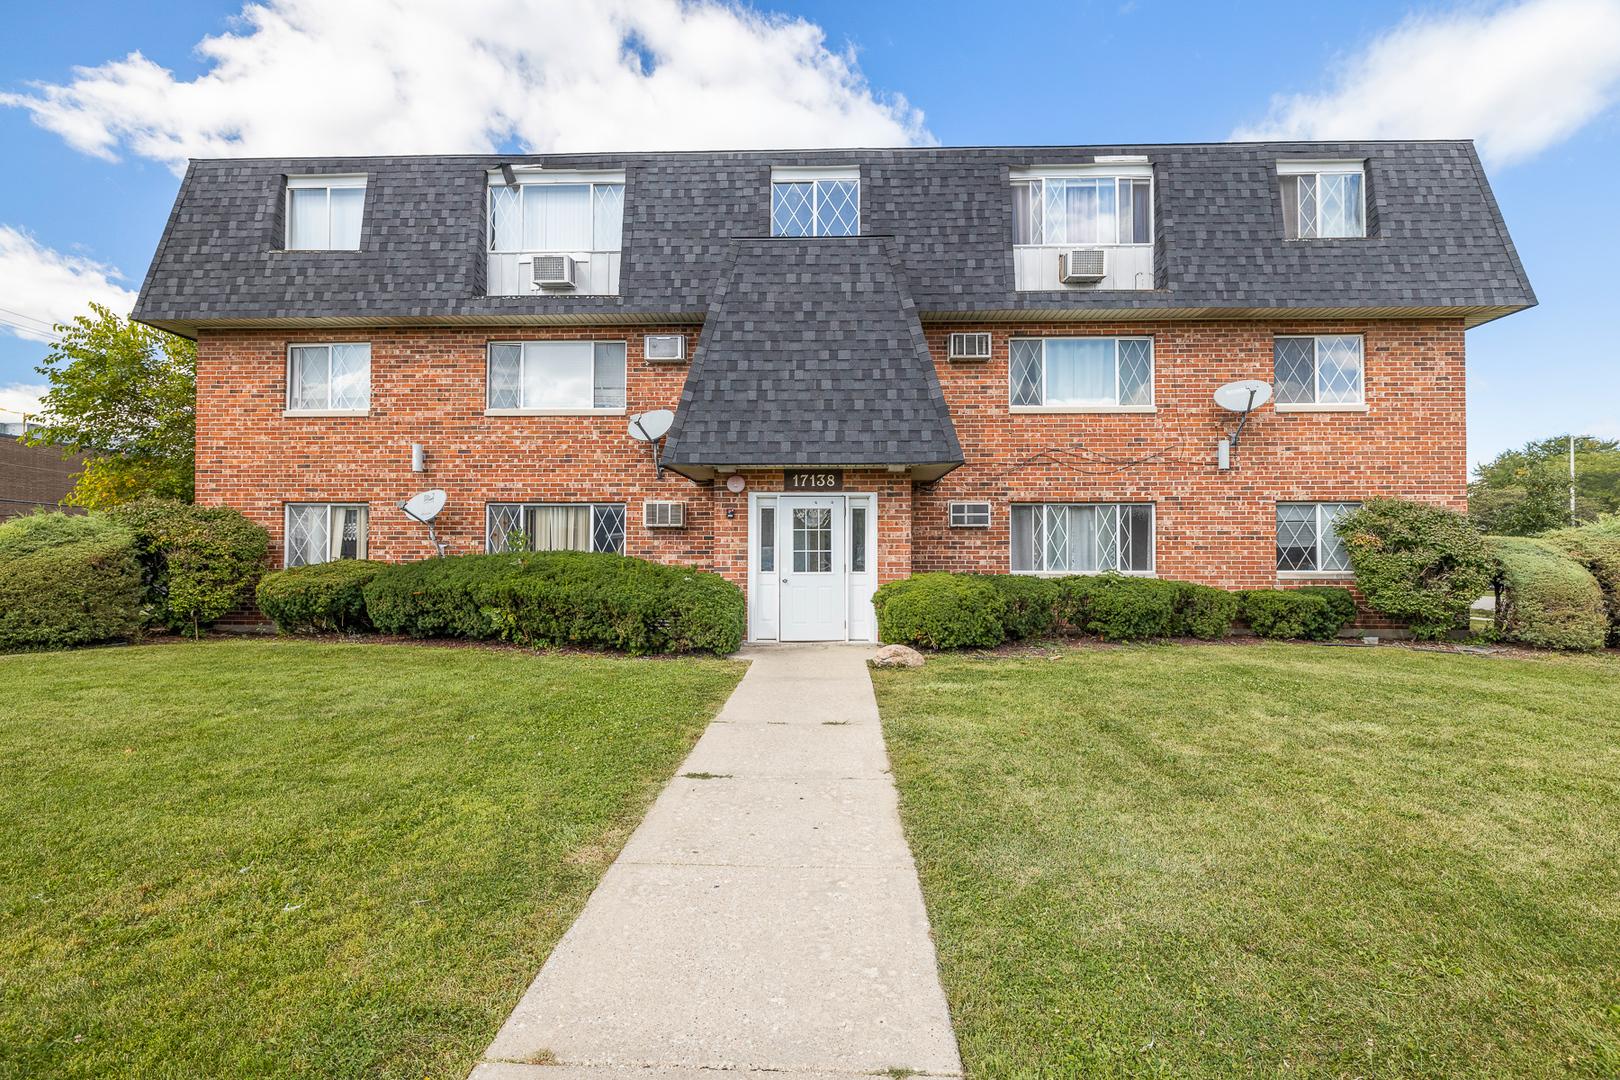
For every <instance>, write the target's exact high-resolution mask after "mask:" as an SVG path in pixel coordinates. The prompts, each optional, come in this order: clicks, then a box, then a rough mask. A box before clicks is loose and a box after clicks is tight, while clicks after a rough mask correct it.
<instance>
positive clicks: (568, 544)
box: [484, 503, 625, 555]
mask: <svg viewBox="0 0 1620 1080" xmlns="http://www.w3.org/2000/svg"><path fill="white" fill-rule="evenodd" d="M624 509H625V508H624V503H489V504H488V505H487V506H486V517H485V533H484V550H486V551H488V552H489V553H490V554H492V555H493V554H497V553H499V552H503V551H516V550H520V549H521V550H524V551H606V552H612V553H614V554H623V553H624Z"/></svg>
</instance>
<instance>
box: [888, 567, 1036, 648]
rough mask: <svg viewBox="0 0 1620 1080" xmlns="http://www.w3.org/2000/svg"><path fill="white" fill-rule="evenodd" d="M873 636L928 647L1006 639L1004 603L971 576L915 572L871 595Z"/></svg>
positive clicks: (972, 645) (997, 592) (984, 644)
mask: <svg viewBox="0 0 1620 1080" xmlns="http://www.w3.org/2000/svg"><path fill="white" fill-rule="evenodd" d="M872 607H873V608H874V609H875V610H876V611H877V620H878V638H879V639H880V640H882V641H883V642H884V643H886V644H890V645H922V646H925V647H927V648H930V649H959V648H988V647H990V646H993V645H1000V644H1001V643H1002V641H1004V640H1006V637H1007V631H1006V627H1005V625H1004V624H1003V622H1002V620H1003V618H1004V617H1005V616H1006V614H1007V601H1006V600H1005V599H1004V598H1003V596H1002V592H1001V590H1000V589H999V588H998V587H997V586H995V585H992V584H991V583H990V582H989V581H987V580H986V579H985V577H983V576H980V575H977V574H945V573H935V574H915V575H913V576H912V577H908V578H905V579H903V580H901V581H891V582H889V583H888V584H887V585H885V586H883V587H882V588H881V589H879V590H878V591H877V592H876V593H874V594H873V595H872Z"/></svg>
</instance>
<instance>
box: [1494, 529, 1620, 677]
mask: <svg viewBox="0 0 1620 1080" xmlns="http://www.w3.org/2000/svg"><path fill="white" fill-rule="evenodd" d="M1568 531H1570V532H1574V531H1578V530H1568ZM1490 547H1491V553H1492V555H1493V556H1494V557H1495V558H1496V561H1497V565H1498V567H1499V568H1500V570H1499V580H1500V582H1501V585H1502V598H1501V602H1500V603H1499V604H1498V605H1497V611H1496V629H1497V631H1498V632H1499V633H1500V634H1501V635H1502V636H1503V637H1505V638H1506V639H1507V640H1509V641H1522V642H1524V643H1525V644H1526V645H1536V646H1540V647H1541V648H1547V649H1573V650H1583V651H1585V650H1592V649H1598V648H1601V647H1602V646H1603V642H1604V639H1605V637H1606V636H1607V634H1608V631H1609V621H1608V618H1607V615H1606V612H1605V607H1606V604H1605V601H1604V595H1603V589H1602V587H1601V586H1599V584H1598V582H1597V579H1596V578H1595V577H1594V576H1593V574H1592V572H1591V571H1590V570H1588V569H1587V568H1586V567H1584V566H1582V565H1581V564H1580V563H1579V562H1576V561H1575V560H1574V559H1572V558H1570V557H1569V555H1567V554H1565V550H1564V548H1563V547H1562V546H1561V545H1560V544H1558V543H1555V542H1553V541H1552V540H1550V539H1535V538H1532V537H1527V536H1493V537H1491V539H1490Z"/></svg>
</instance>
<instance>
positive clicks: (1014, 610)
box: [967, 574, 1057, 641]
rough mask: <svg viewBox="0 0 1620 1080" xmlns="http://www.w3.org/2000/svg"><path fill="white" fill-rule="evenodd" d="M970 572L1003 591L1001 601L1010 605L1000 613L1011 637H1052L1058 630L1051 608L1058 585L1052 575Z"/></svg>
mask: <svg viewBox="0 0 1620 1080" xmlns="http://www.w3.org/2000/svg"><path fill="white" fill-rule="evenodd" d="M967 576H969V577H973V578H976V579H977V580H979V581H984V582H988V583H989V584H991V585H993V586H994V587H995V589H996V591H997V592H999V593H1000V594H1001V599H1002V602H1003V603H1004V604H1006V605H1007V608H1006V610H1005V611H1004V612H1002V615H1001V627H1002V629H1003V630H1005V631H1006V633H1007V638H1008V640H1011V641H1024V640H1027V639H1029V638H1043V637H1050V636H1051V635H1052V633H1053V632H1054V631H1056V630H1057V616H1056V615H1055V614H1053V611H1052V609H1053V607H1054V606H1055V605H1056V604H1057V586H1056V583H1055V582H1054V581H1052V580H1051V579H1049V578H1038V577H1027V576H1025V575H1022V574H970V575H967Z"/></svg>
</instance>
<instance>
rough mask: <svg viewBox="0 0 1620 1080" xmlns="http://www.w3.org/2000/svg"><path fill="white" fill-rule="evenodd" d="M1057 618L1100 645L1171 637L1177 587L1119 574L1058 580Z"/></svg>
mask: <svg viewBox="0 0 1620 1080" xmlns="http://www.w3.org/2000/svg"><path fill="white" fill-rule="evenodd" d="M1055 584H1056V586H1057V592H1058V600H1057V614H1058V617H1059V618H1061V619H1062V620H1063V621H1064V622H1065V623H1067V624H1068V625H1069V626H1071V627H1072V628H1074V629H1076V630H1079V631H1081V632H1083V633H1087V634H1096V635H1097V636H1098V637H1100V638H1102V639H1103V640H1105V641H1140V640H1142V639H1144V638H1163V637H1174V636H1176V632H1177V629H1178V623H1177V619H1176V602H1177V600H1178V598H1179V596H1180V591H1181V590H1180V588H1179V586H1180V585H1181V584H1182V583H1181V582H1176V581H1159V580H1158V579H1156V578H1134V577H1125V576H1124V575H1122V574H1114V573H1109V574H1087V575H1075V576H1073V577H1065V578H1058V579H1057V580H1056V582H1055Z"/></svg>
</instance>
